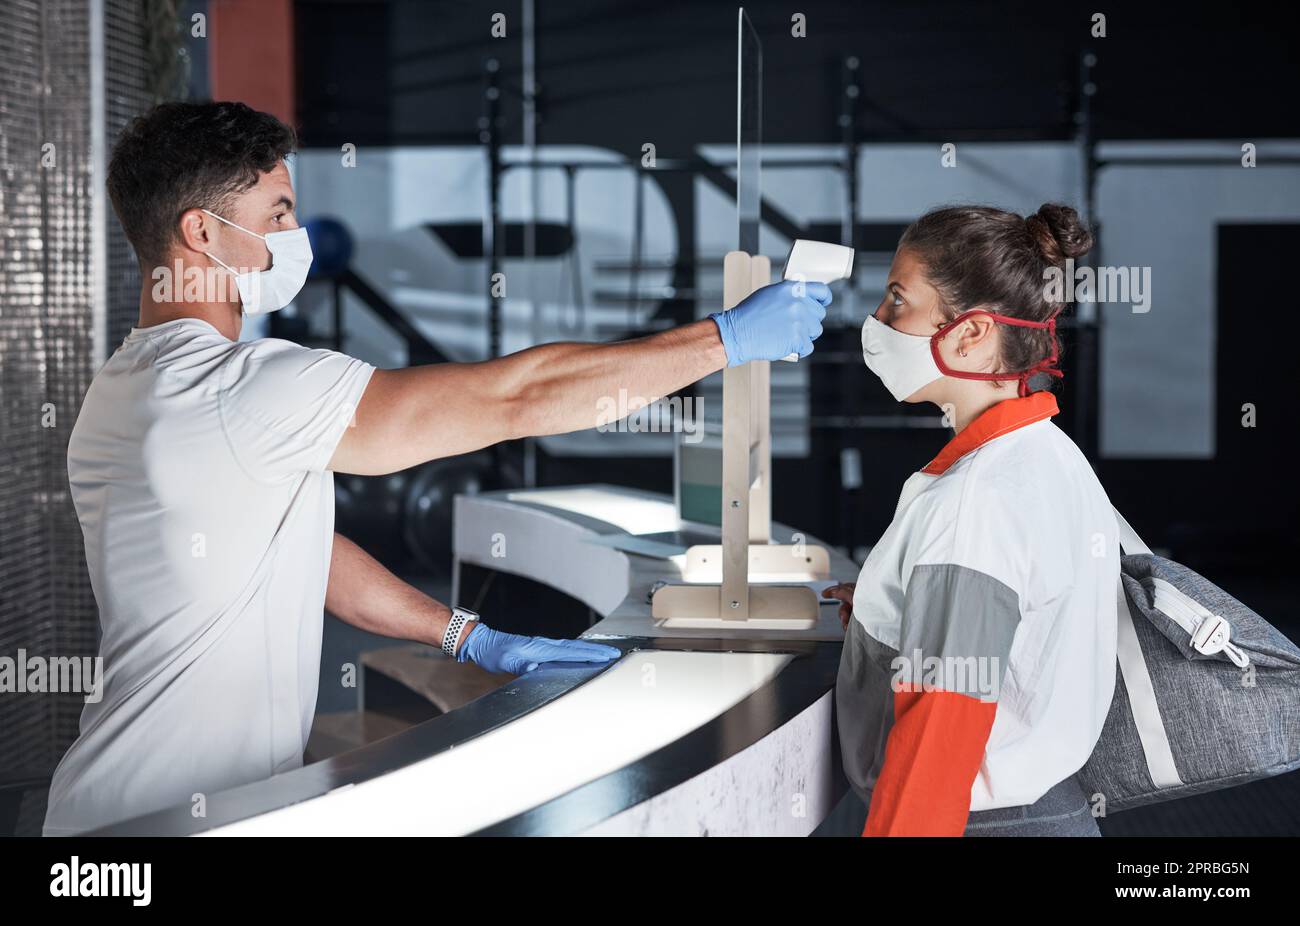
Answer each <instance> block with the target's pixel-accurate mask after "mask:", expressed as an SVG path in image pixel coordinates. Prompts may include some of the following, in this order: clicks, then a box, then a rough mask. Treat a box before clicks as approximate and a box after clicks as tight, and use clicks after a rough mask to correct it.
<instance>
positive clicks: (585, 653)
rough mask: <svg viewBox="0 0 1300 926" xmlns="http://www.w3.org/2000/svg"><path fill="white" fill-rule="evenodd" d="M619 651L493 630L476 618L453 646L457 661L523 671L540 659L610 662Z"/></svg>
mask: <svg viewBox="0 0 1300 926" xmlns="http://www.w3.org/2000/svg"><path fill="white" fill-rule="evenodd" d="M622 655H623V651H622V650H620V649H618V648H617V647H613V646H605V645H604V644H602V643H588V642H587V641H586V640H552V639H549V638H548V637H525V636H522V635H520V634H517V633H503V632H502V631H500V630H493V629H492V628H491V627H488V626H486V625H484V624H483V623H481V622H478V621H475V623H474V626H473V628H471V629H470V632H469V636H467V637H466V638H465V639H464V640H462V641H461V643H460V648H459V649H457V650H456V661H457V662H465V661H469V662H472V663H474V664H475V665H478V666H482V667H483V668H484V669H487V670H488V671H489V672H509V673H510V674H511V675H523V674H524V673H525V672H531V671H532V670H533V669H536V668H537V667H538V665H540V664H541V663H543V662H609V661H610V660H611V659H617V658H618V657H620V656H622Z"/></svg>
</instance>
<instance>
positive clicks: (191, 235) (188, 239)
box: [181, 208, 217, 253]
mask: <svg viewBox="0 0 1300 926" xmlns="http://www.w3.org/2000/svg"><path fill="white" fill-rule="evenodd" d="M216 221H217V220H216V219H214V218H212V216H210V215H208V214H207V213H206V212H204V211H203V210H202V209H198V208H195V209H186V210H185V211H184V212H182V213H181V243H182V244H184V245H185V247H186V248H188V249H189V250H191V251H199V252H201V253H206V252H207V251H210V250H212V233H213V227H214V226H215V225H216Z"/></svg>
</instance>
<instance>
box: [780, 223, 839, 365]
mask: <svg viewBox="0 0 1300 926" xmlns="http://www.w3.org/2000/svg"><path fill="white" fill-rule="evenodd" d="M852 273H853V248H850V247H846V246H844V245H842V244H831V243H829V242H826V241H809V240H807V239H806V238H796V239H795V242H794V244H793V245H792V246H791V247H790V255H789V256H788V257H787V258H786V259H785V270H784V271H783V272H782V273H781V279H783V280H803V281H805V282H807V283H827V284H829V283H834V282H835V281H836V280H847V279H848V278H849V277H850V276H851V275H852ZM781 359H782V360H789V361H791V362H794V361H797V360H798V359H799V355H798V354H790V355H789V356H788V357H782V358H781Z"/></svg>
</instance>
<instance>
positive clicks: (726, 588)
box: [651, 251, 830, 630]
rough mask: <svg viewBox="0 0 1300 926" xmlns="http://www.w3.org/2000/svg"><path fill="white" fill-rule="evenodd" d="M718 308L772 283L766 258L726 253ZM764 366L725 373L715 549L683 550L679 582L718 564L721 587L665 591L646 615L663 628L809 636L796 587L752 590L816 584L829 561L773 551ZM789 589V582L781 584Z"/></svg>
mask: <svg viewBox="0 0 1300 926" xmlns="http://www.w3.org/2000/svg"><path fill="white" fill-rule="evenodd" d="M722 269H723V304H724V306H725V307H726V308H727V309H731V308H734V307H735V306H736V305H738V304H739V303H740V302H741V301H743V300H744V299H745V297H746V296H748V295H749V294H750V293H752V292H753V291H754V290H755V289H758V288H759V287H761V286H766V285H767V284H768V282H769V281H770V279H771V273H772V270H771V263H770V262H769V260H768V259H767V258H766V257H761V256H759V257H751V256H750V255H749V254H747V253H745V252H744V251H731V252H729V253H728V254H727V256H726V258H725V260H724V262H723V268H722ZM770 377H771V364H770V363H767V362H758V361H755V362H753V363H747V364H744V365H742V366H737V367H727V369H726V370H724V371H723V374H722V544H721V545H720V546H695V547H691V548H690V549H689V550H687V554H686V560H687V569H686V575H687V576H688V577H689V575H690V574H691V572H692V569H693V568H701V567H707V566H708V565H712V564H716V563H718V561H719V560H721V580H722V581H721V584H720V585H718V584H712V583H698V584H689V585H668V586H665V587H663V588H661V589H660V590H659V591H658V592H656V593H655V596H654V600H653V602H652V603H651V614H652V615H653V616H654V617H655V618H656V619H657V620H663V621H665V623H666V625H667V626H682V627H728V628H730V627H735V628H740V627H744V626H753V627H757V628H762V629H764V630H773V629H776V630H808V629H811V628H812V627H814V626H815V625H816V622H817V609H818V597H817V594H816V593H815V592H814V591H813V590H812V589H810V588H808V587H806V586H803V585H775V584H762V585H751V584H750V579H751V567H752V578H754V579H759V580H761V579H762V578H763V577H764V576H770V577H771V578H773V579H775V578H785V577H787V576H796V577H800V578H805V579H823V578H827V577H828V576H829V574H830V557H829V555H828V554H827V552H826V550H825V549H823V548H821V547H810V546H805V545H802V544H798V545H790V544H773V543H771V539H772V538H771V534H772V530H771V529H772V501H771V500H772V480H771V457H772V449H771V441H772V432H771V392H770V381H771V380H770ZM787 581H788V579H787Z"/></svg>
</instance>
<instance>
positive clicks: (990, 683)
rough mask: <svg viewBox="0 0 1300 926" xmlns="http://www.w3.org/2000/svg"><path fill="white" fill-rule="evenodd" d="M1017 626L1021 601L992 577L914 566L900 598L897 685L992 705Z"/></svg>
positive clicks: (937, 566) (948, 568) (946, 565)
mask: <svg viewBox="0 0 1300 926" xmlns="http://www.w3.org/2000/svg"><path fill="white" fill-rule="evenodd" d="M1019 624H1020V597H1019V596H1018V595H1017V594H1016V592H1015V590H1014V589H1012V588H1011V587H1010V586H1008V585H1006V584H1005V583H1003V582H1001V581H999V580H998V579H995V578H993V576H990V575H988V574H987V573H983V572H980V571H979V570H976V569H970V568H967V567H966V566H958V565H955V564H953V563H939V564H934V565H926V566H917V567H916V568H915V569H913V570H912V576H911V579H910V580H909V581H908V583H907V591H906V594H905V595H904V598H903V617H902V626H901V629H900V637H899V639H900V645H899V652H900V656H901V658H902V660H904V662H903V663H902V664H901V665H900V667H899V671H898V680H899V681H900V682H903V681H908V682H912V683H913V684H925V685H934V686H937V687H939V688H942V689H943V690H944V691H955V692H959V693H961V694H967V695H971V696H972V697H976V698H980V699H982V700H986V701H996V700H997V697H998V692H999V690H1000V688H1001V685H1002V679H1003V678H1004V676H1005V673H1006V670H1007V665H1008V660H1009V658H1010V655H1011V643H1012V641H1013V640H1014V639H1015V636H1016V628H1017V627H1018V626H1019ZM936 660H937V661H936Z"/></svg>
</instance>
